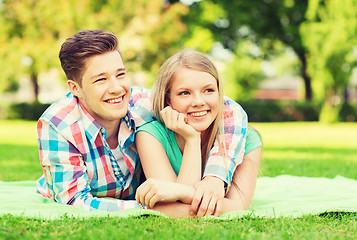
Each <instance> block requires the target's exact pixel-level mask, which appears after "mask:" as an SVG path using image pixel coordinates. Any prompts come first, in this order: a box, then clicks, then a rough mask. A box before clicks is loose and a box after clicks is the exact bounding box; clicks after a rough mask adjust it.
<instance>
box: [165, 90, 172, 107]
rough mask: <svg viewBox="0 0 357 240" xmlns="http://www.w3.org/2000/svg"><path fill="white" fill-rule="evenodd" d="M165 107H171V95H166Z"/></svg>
mask: <svg viewBox="0 0 357 240" xmlns="http://www.w3.org/2000/svg"><path fill="white" fill-rule="evenodd" d="M165 105H166V106H170V107H171V102H170V93H166V94H165Z"/></svg>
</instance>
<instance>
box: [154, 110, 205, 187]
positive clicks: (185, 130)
mask: <svg viewBox="0 0 357 240" xmlns="http://www.w3.org/2000/svg"><path fill="white" fill-rule="evenodd" d="M160 115H161V118H162V119H163V121H164V123H165V125H166V127H167V128H168V129H170V130H172V131H174V132H175V133H176V134H177V135H178V136H177V137H176V140H177V139H180V140H181V141H183V145H184V147H183V149H182V162H181V168H180V171H179V174H178V176H177V179H176V182H177V183H182V184H189V185H194V184H195V183H196V182H198V181H200V180H201V175H202V173H201V166H202V160H201V134H200V133H199V132H197V131H196V130H195V129H194V128H193V127H192V126H190V125H189V124H187V123H186V119H187V117H186V116H185V115H184V114H182V113H179V112H177V111H176V110H174V109H172V108H171V107H170V106H168V107H166V108H164V109H163V110H161V111H160ZM179 145H180V144H179Z"/></svg>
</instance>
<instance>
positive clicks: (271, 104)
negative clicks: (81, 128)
mask: <svg viewBox="0 0 357 240" xmlns="http://www.w3.org/2000/svg"><path fill="white" fill-rule="evenodd" d="M238 102H239V104H240V105H241V106H242V107H243V109H244V110H245V111H246V113H247V114H248V120H249V122H286V121H318V120H319V114H320V111H321V108H322V105H319V104H316V103H309V102H283V101H272V100H269V101H257V100H248V101H238ZM49 105H50V104H42V103H39V102H34V103H16V104H12V105H10V106H9V107H8V109H7V114H6V115H7V118H9V119H25V120H37V119H38V118H39V117H40V116H41V115H42V113H43V112H44V111H45V110H46V109H47V108H48V107H49ZM339 108H340V113H339V120H340V121H341V122H355V121H356V120H357V104H354V105H353V104H348V103H344V104H341V105H340V107H339Z"/></svg>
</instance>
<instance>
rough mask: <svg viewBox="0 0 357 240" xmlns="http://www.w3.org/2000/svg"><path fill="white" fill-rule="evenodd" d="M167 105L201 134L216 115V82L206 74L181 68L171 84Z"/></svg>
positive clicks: (217, 98) (217, 95) (217, 104)
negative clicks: (182, 115)
mask: <svg viewBox="0 0 357 240" xmlns="http://www.w3.org/2000/svg"><path fill="white" fill-rule="evenodd" d="M168 104H169V105H170V106H171V107H172V108H173V109H175V110H176V111H178V112H180V113H183V114H185V115H186V116H187V123H188V124H190V125H191V126H192V127H193V128H194V129H196V131H199V132H203V131H205V130H207V129H208V127H209V126H210V125H211V124H212V122H213V121H214V120H215V119H216V117H217V115H218V110H219V93H218V86H217V80H216V79H215V78H214V77H213V76H212V75H211V74H209V73H207V72H201V71H197V70H192V69H186V68H183V69H181V70H179V71H178V72H177V73H176V75H175V78H174V79H173V80H172V82H171V88H170V94H169V103H168Z"/></svg>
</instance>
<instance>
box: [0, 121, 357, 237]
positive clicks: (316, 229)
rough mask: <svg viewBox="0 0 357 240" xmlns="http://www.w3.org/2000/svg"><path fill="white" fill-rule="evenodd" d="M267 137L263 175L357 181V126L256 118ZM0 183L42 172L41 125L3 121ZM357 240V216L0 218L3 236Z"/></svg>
mask: <svg viewBox="0 0 357 240" xmlns="http://www.w3.org/2000/svg"><path fill="white" fill-rule="evenodd" d="M252 125H253V126H254V127H255V128H257V129H258V131H259V132H260V133H261V135H262V138H263V144H264V153H263V160H262V163H261V169H260V176H270V177H274V176H278V175H281V174H290V175H296V176H310V177H321V176H323V177H329V178H333V177H335V176H337V175H341V176H345V177H349V178H353V179H357V171H356V169H357V151H356V149H357V141H356V140H355V138H356V134H357V123H341V124H334V125H322V124H319V123H252ZM0 132H1V133H2V137H1V139H0V181H20V180H36V179H37V178H38V177H40V176H41V167H40V165H39V160H38V153H37V142H36V123H35V122H25V121H6V120H0ZM100 237H102V238H106V239H107V238H108V239H129V238H130V239H356V238H357V214H339V213H334V214H323V215H320V216H305V217H302V218H297V219H296V218H271V219H270V218H254V217H245V218H243V219H236V220H230V221H219V220H207V219H205V220H204V219H192V220H187V219H164V218H162V217H154V216H149V217H139V218H136V217H131V218H125V219H123V218H115V217H111V218H90V219H79V218H69V217H66V216H64V217H63V218H62V219H60V220H52V221H44V220H40V219H31V218H25V217H15V216H12V215H5V216H4V215H3V216H0V239H18V238H23V239H49V238H51V239H52V238H56V239H71V238H77V239H82V238H83V239H84V238H86V239H98V238H100Z"/></svg>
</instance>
